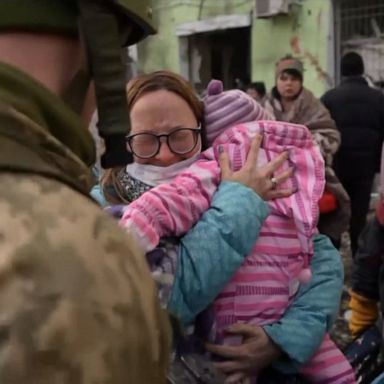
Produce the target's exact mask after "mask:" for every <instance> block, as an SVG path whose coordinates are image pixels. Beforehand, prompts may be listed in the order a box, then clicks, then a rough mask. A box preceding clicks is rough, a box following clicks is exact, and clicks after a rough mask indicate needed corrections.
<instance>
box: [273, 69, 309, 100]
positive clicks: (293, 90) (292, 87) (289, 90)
mask: <svg viewBox="0 0 384 384" xmlns="http://www.w3.org/2000/svg"><path fill="white" fill-rule="evenodd" d="M276 86H277V90H278V92H279V94H280V96H281V97H282V98H284V99H288V100H290V99H294V98H295V97H296V96H297V95H298V94H299V93H300V91H301V88H302V86H303V82H302V81H301V80H300V78H298V77H297V76H293V75H291V74H289V73H286V72H282V73H280V75H279V76H278V77H277V84H276Z"/></svg>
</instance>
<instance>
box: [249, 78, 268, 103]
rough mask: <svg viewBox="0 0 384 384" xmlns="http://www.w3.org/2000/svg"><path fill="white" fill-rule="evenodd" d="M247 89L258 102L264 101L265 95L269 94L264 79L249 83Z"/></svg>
mask: <svg viewBox="0 0 384 384" xmlns="http://www.w3.org/2000/svg"><path fill="white" fill-rule="evenodd" d="M245 91H246V92H247V94H248V95H249V96H251V97H252V99H254V100H256V101H257V102H258V103H262V102H263V100H264V97H265V95H266V94H267V90H266V88H265V84H264V82H262V81H256V82H254V83H250V84H248V86H247V87H246V88H245Z"/></svg>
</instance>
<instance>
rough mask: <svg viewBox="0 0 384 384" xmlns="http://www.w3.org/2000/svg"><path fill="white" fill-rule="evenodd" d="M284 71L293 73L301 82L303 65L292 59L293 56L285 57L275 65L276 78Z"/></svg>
mask: <svg viewBox="0 0 384 384" xmlns="http://www.w3.org/2000/svg"><path fill="white" fill-rule="evenodd" d="M285 71H288V72H289V71H290V72H295V73H296V74H297V75H298V76H299V77H300V79H301V80H303V75H304V67H303V63H302V62H301V61H300V60H298V59H296V58H294V57H293V56H290V55H287V56H284V57H282V58H281V59H280V60H279V61H278V62H277V64H276V72H275V74H276V78H277V77H278V76H279V75H280V74H281V73H282V72H285Z"/></svg>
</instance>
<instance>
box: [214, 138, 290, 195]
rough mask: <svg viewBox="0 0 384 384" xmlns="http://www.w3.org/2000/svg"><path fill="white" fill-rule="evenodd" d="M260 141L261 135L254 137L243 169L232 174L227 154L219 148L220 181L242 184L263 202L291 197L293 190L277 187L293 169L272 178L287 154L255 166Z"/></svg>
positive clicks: (286, 157)
mask: <svg viewBox="0 0 384 384" xmlns="http://www.w3.org/2000/svg"><path fill="white" fill-rule="evenodd" d="M261 140H262V136H261V135H256V136H255V138H254V139H253V140H252V145H251V148H250V150H249V152H248V157H247V161H246V162H245V164H244V165H243V167H242V168H241V169H240V170H239V171H236V172H232V170H231V166H230V163H229V158H228V155H227V153H225V152H224V151H223V150H222V147H219V151H220V157H219V163H220V167H221V179H222V180H226V181H235V182H238V183H241V184H244V185H245V186H247V187H249V188H251V189H253V190H254V191H255V192H256V193H257V194H258V195H259V196H260V197H261V198H262V199H264V200H272V199H278V198H281V197H288V196H290V195H292V194H293V193H295V192H296V191H295V190H294V189H292V188H290V189H278V186H279V184H282V183H284V182H285V181H286V180H287V179H289V178H290V177H291V176H292V174H293V168H289V169H288V170H286V171H284V172H282V173H281V174H279V175H278V176H276V177H274V176H273V174H274V172H275V171H276V170H277V169H278V168H279V167H280V166H281V165H282V164H283V163H284V162H285V161H286V160H287V159H288V152H284V153H282V154H280V155H279V156H277V157H276V158H275V159H274V160H272V161H270V162H269V163H267V164H266V165H263V166H262V167H259V166H258V165H257V158H258V155H259V149H260V144H261Z"/></svg>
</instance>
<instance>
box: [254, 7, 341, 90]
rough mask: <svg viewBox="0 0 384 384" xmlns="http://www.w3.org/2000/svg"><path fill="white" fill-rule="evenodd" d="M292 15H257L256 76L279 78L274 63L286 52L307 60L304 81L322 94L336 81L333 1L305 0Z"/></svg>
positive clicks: (268, 81)
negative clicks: (270, 16)
mask: <svg viewBox="0 0 384 384" xmlns="http://www.w3.org/2000/svg"><path fill="white" fill-rule="evenodd" d="M300 4H301V5H300V6H296V7H295V8H294V9H292V11H291V13H290V14H289V15H287V16H286V15H279V16H276V17H274V18H268V19H257V20H256V22H255V23H254V27H253V29H252V47H253V49H252V69H253V71H252V78H253V80H254V81H257V80H264V81H265V83H266V85H267V87H268V88H270V87H271V86H273V84H274V82H275V74H274V64H275V63H276V61H277V60H278V59H279V58H280V57H281V56H283V55H285V54H294V55H295V56H298V57H300V58H301V59H302V61H303V62H304V68H305V73H304V83H305V86H306V87H307V88H309V89H310V90H311V91H312V92H314V94H315V95H317V96H320V95H322V94H323V93H324V91H325V90H326V89H327V88H328V87H329V86H331V85H332V84H333V82H334V80H333V78H334V74H333V60H332V57H331V56H332V55H333V41H332V35H333V28H332V26H331V24H332V23H331V17H332V2H331V1H325V0H321V1H319V0H304V1H301V2H300Z"/></svg>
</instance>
